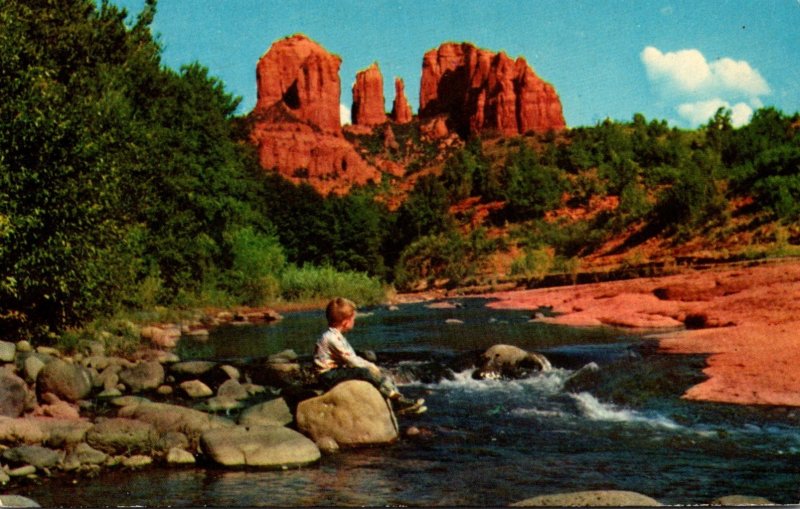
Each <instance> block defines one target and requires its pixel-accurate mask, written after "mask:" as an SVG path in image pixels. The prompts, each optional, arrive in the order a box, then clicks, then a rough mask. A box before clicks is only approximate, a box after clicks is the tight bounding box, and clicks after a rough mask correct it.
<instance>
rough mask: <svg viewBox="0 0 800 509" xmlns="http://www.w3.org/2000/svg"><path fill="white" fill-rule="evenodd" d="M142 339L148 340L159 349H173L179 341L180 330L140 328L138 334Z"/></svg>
mask: <svg viewBox="0 0 800 509" xmlns="http://www.w3.org/2000/svg"><path fill="white" fill-rule="evenodd" d="M140 335H141V337H142V339H147V340H150V342H151V343H153V344H154V345H156V346H158V347H161V348H175V347H176V346H177V345H178V340H180V339H181V329H180V327H178V326H168V327H157V326H149V327H142V330H141V332H140Z"/></svg>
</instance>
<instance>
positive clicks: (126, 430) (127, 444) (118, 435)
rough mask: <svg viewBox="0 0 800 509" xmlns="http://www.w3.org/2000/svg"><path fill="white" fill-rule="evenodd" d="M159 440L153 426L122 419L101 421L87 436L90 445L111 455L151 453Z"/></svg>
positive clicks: (134, 420) (138, 421)
mask: <svg viewBox="0 0 800 509" xmlns="http://www.w3.org/2000/svg"><path fill="white" fill-rule="evenodd" d="M157 440H158V432H157V431H156V429H155V427H154V426H153V425H152V424H150V423H148V422H143V421H140V420H136V419H126V418H121V417H120V418H113V419H106V420H103V421H100V422H98V423H97V424H95V425H94V428H92V429H91V430H89V432H88V433H87V434H86V441H87V442H88V444H89V445H91V446H92V447H94V448H96V449H99V450H101V451H104V452H109V453H126V452H130V451H141V452H149V451H150V450H151V449H153V448H154V446H155V443H156V441H157Z"/></svg>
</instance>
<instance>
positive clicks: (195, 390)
mask: <svg viewBox="0 0 800 509" xmlns="http://www.w3.org/2000/svg"><path fill="white" fill-rule="evenodd" d="M180 388H181V389H183V392H185V393H186V395H187V396H189V397H190V398H207V397H209V396H213V395H214V391H212V390H211V388H210V387H209V386H207V385H206V384H204V383H203V382H201V381H200V380H187V381H186V382H183V383H181V385H180Z"/></svg>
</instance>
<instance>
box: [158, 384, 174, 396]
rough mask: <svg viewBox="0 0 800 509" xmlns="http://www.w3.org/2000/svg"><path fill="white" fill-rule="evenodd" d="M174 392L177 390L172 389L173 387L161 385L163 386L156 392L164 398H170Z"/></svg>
mask: <svg viewBox="0 0 800 509" xmlns="http://www.w3.org/2000/svg"><path fill="white" fill-rule="evenodd" d="M174 391H175V390H174V389H173V388H172V386H171V385H161V386H159V387H158V389H156V392H157V393H158V394H161V395H162V396H169V395H170V394H172V393H173V392H174Z"/></svg>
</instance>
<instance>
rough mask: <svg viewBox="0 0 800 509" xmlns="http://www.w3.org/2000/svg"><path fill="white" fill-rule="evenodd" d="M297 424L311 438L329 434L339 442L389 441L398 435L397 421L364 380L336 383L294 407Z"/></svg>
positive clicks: (386, 403)
mask: <svg viewBox="0 0 800 509" xmlns="http://www.w3.org/2000/svg"><path fill="white" fill-rule="evenodd" d="M296 420H297V426H298V429H299V430H300V431H302V432H303V433H305V434H307V435H309V436H310V437H311V438H312V439H313V440H314V441H319V440H320V439H321V438H323V437H330V438H332V439H334V440H335V441H336V442H337V443H338V444H340V445H347V446H359V445H371V444H385V443H390V442H393V441H395V440H397V438H398V428H397V420H396V419H395V416H394V413H393V412H392V410H391V408H390V406H389V403H388V402H387V401H385V400H384V399H383V396H382V395H381V393H380V392H378V390H377V389H376V388H375V387H373V386H372V385H371V384H369V383H368V382H363V381H360V380H356V381H347V382H343V383H340V384H338V385H337V386H335V387H334V388H333V389H331V390H330V391H328V392H327V393H325V394H323V395H322V396H318V397H315V398H311V399H307V400H305V401H301V402H300V403H299V404H298V406H297V418H296Z"/></svg>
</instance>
